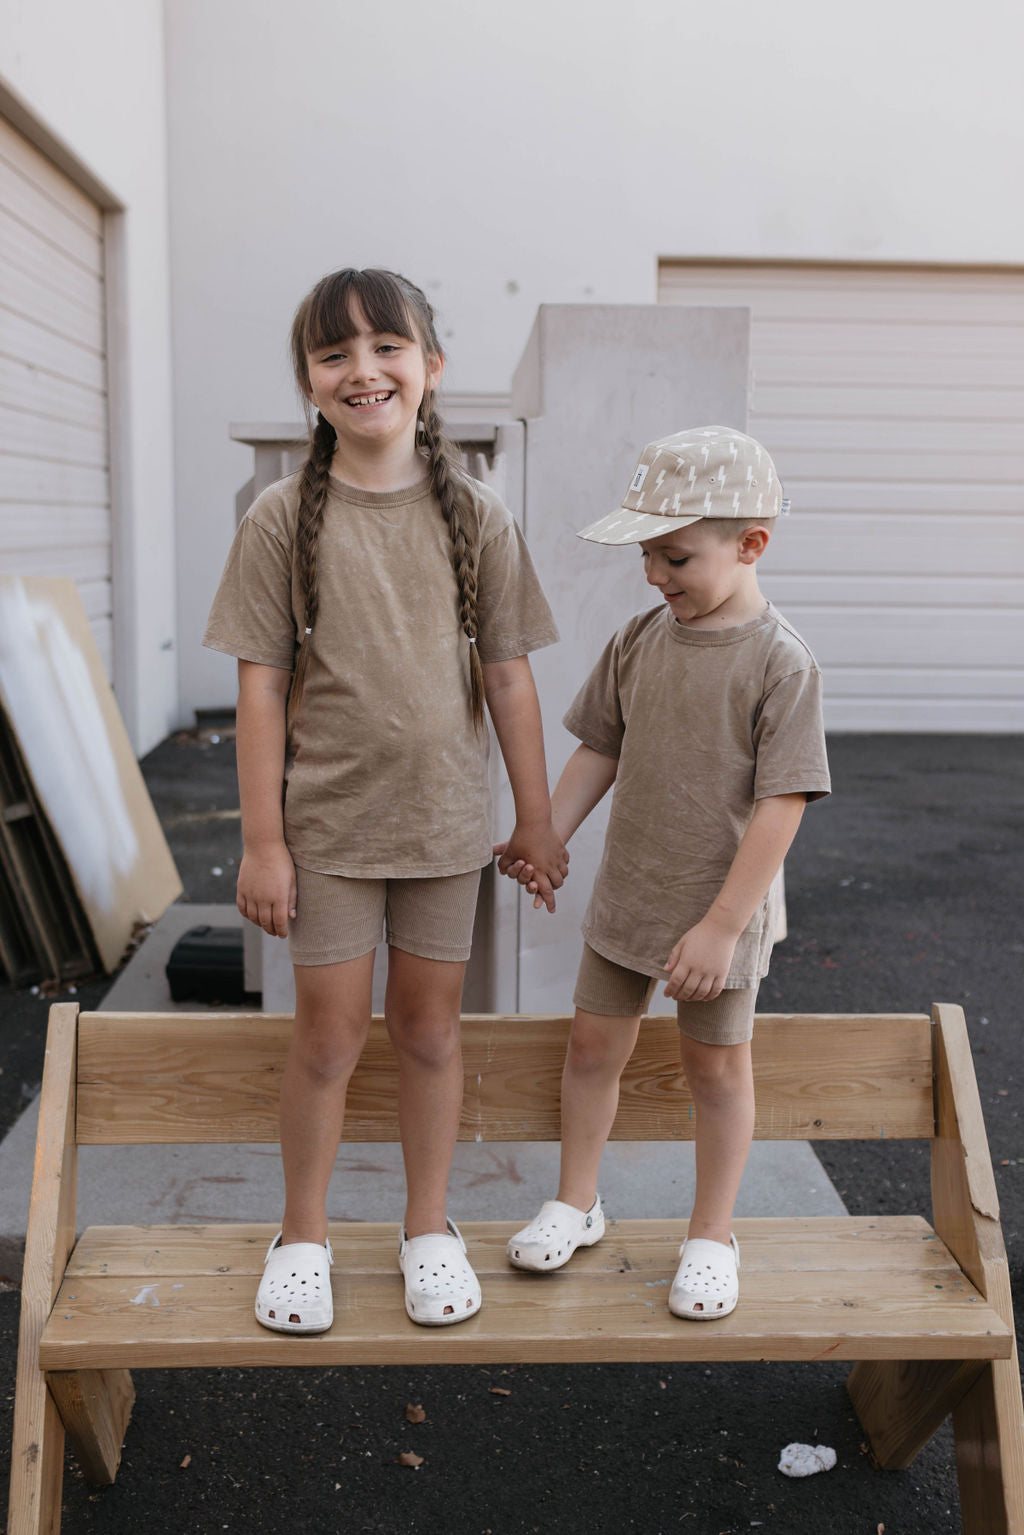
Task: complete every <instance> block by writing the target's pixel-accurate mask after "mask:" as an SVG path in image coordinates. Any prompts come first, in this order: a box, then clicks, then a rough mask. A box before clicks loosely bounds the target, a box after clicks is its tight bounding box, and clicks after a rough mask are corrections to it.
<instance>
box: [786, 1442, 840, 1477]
mask: <svg viewBox="0 0 1024 1535" xmlns="http://www.w3.org/2000/svg"><path fill="white" fill-rule="evenodd" d="M835 1463H836V1452H835V1450H833V1449H831V1448H830V1447H829V1446H828V1445H827V1444H787V1446H786V1448H785V1449H784V1450H783V1452H782V1454H781V1455H780V1456H779V1470H780V1471H781V1472H782V1474H783V1476H814V1475H815V1473H816V1472H818V1471H831V1470H832V1467H833V1466H834V1465H835Z"/></svg>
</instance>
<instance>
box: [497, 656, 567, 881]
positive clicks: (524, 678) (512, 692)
mask: <svg viewBox="0 0 1024 1535" xmlns="http://www.w3.org/2000/svg"><path fill="white" fill-rule="evenodd" d="M483 672H484V693H485V696H486V698H487V707H488V709H489V711H490V715H491V719H492V720H493V722H494V733H495V735H496V736H497V737H498V745H499V746H500V747H501V755H502V757H503V758H504V759H505V767H506V768H507V770H508V777H509V783H510V784H511V786H512V797H513V799H514V800H515V805H516V824H515V827H514V829H513V832H512V835H511V837H510V838H509V840H508V842H507V843H506V844H505V845H504V848H503V851H502V857H501V861H500V862H499V864H498V868H499V870H500V871H501V873H502V874H504V873H505V870H506V869H507V868H508V865H509V864H510V863H513V862H515V861H516V860H518V859H522V860H524V861H529V863H530V864H531V865H532V866H533V867H534V868H535V869H536V871H537V872H536V879H537V889H538V891H539V893H540V895H541V897H542V898H543V902H544V905H545V906H546V907H547V908H548V910H549V911H554V909H555V896H554V892H555V891H556V890H557V889H559V887H560V886H561V884H562V882H563V881H564V879H565V876H566V874H567V873H568V870H569V855H568V853H567V852H566V850H565V844H564V843H563V841H562V839H561V837H559V836H558V834H557V833H556V831H555V830H554V828H553V826H552V824H551V796H550V794H549V793H548V773H547V766H546V764H545V761H544V732H543V728H542V725H541V717H540V703H539V702H538V699H537V689H536V687H535V685H534V681H533V672H532V671H531V669H530V660H529V657H528V656H514V657H512V658H511V659H510V660H508V661H489V662H485V663H484V668H483Z"/></svg>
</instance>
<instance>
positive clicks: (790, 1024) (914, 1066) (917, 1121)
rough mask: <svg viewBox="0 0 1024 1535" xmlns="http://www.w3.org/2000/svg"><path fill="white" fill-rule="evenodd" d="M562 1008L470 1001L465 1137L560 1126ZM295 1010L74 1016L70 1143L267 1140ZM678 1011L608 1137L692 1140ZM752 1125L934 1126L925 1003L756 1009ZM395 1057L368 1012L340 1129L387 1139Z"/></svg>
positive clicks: (834, 1133)
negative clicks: (517, 1009) (912, 1009)
mask: <svg viewBox="0 0 1024 1535" xmlns="http://www.w3.org/2000/svg"><path fill="white" fill-rule="evenodd" d="M569 1022H570V1020H569V1019H567V1018H555V1017H529V1016H525V1015H508V1016H500V1015H498V1016H493V1017H492V1016H487V1015H477V1016H473V1015H470V1016H467V1017H465V1018H464V1019H463V1026H462V1041H463V1058H464V1066H465V1096H464V1101H463V1110H462V1119H461V1123H460V1128H459V1136H460V1138H461V1139H462V1140H500V1141H509V1140H557V1139H558V1134H559V1094H560V1079H561V1071H562V1064H563V1060H564V1056H565V1044H566V1040H567V1037H568V1030H569ZM290 1028H291V1020H290V1019H287V1018H280V1017H273V1016H269V1017H267V1016H263V1015H260V1014H235V1015H218V1016H216V1017H211V1015H210V1014H208V1013H204V1014H198V1015H196V1014H186V1013H178V1014H172V1015H163V1016H162V1015H158V1014H152V1015H148V1016H147V1015H145V1014H130V1013H109V1014H102V1013H90V1014H85V1015H83V1018H82V1023H81V1054H80V1076H79V1117H78V1135H79V1140H80V1142H81V1143H82V1144H91V1145H134V1144H174V1143H191V1142H203V1141H210V1142H217V1141H229V1142H230V1141H245V1142H253V1141H256V1142H258V1141H275V1140H276V1139H277V1101H278V1096H279V1091H280V1076H281V1070H282V1067H283V1064H284V1058H285V1054H286V1050H287V1042H288V1036H289V1033H290ZM678 1049H679V1043H678V1032H677V1028H676V1024H675V1021H674V1019H669V1018H652V1019H648V1020H646V1022H645V1023H644V1025H643V1027H642V1028H641V1031H640V1038H639V1041H638V1044H637V1048H636V1050H635V1052H634V1054H633V1058H632V1060H631V1061H630V1063H629V1065H628V1066H627V1068H626V1071H625V1073H624V1074H623V1079H622V1088H621V1094H620V1106H619V1112H618V1115H617V1117H616V1120H615V1125H614V1128H613V1131H612V1136H613V1139H617V1140H665V1139H690V1138H692V1136H693V1132H694V1122H693V1115H692V1100H691V1098H690V1096H689V1090H688V1088H687V1087H686V1084H685V1079H684V1078H683V1077H682V1074H681V1069H680V1066H679V1058H678ZM754 1070H755V1079H756V1082H757V1120H756V1128H755V1134H756V1135H757V1136H758V1138H760V1139H768V1140H804V1139H808V1138H810V1139H815V1140H817V1139H821V1140H827V1139H836V1138H847V1137H850V1136H854V1137H862V1138H876V1137H881V1136H888V1137H890V1138H901V1137H913V1138H918V1139H920V1138H926V1137H929V1136H930V1135H931V1133H932V1128H933V1120H932V1090H931V1047H930V1027H929V1023H928V1020H927V1018H925V1017H923V1016H917V1015H899V1014H890V1015H879V1016H876V1017H860V1016H848V1015H825V1016H823V1017H817V1018H816V1017H799V1018H795V1017H787V1016H770V1015H764V1016H762V1017H761V1018H760V1019H759V1021H758V1024H757V1027H756V1029H755V1035H754ZM396 1082H397V1076H396V1063H395V1058H394V1054H393V1052H392V1050H391V1046H390V1043H389V1041H388V1039H387V1035H386V1031H385V1029H384V1025H383V1021H382V1020H381V1019H379V1018H378V1019H377V1020H375V1023H374V1025H373V1027H372V1028H371V1031H370V1037H369V1040H368V1042H367V1046H366V1048H365V1049H364V1051H363V1055H362V1058H361V1060H360V1062H359V1065H358V1067H357V1068H356V1072H355V1074H354V1075H353V1078H352V1082H351V1084H350V1087H349V1096H348V1108H347V1112H346V1121H345V1133H344V1139H345V1140H349V1141H383V1140H390V1141H393V1140H395V1139H396V1138H397V1111H396Z"/></svg>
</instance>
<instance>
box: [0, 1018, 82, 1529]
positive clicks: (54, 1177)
mask: <svg viewBox="0 0 1024 1535" xmlns="http://www.w3.org/2000/svg"><path fill="white" fill-rule="evenodd" d="M77 1042H78V1006H77V1004H76V1003H58V1004H56V1005H55V1006H54V1007H52V1008H51V1009H50V1025H49V1029H48V1032H47V1036H46V1064H45V1066H44V1068H43V1089H42V1094H41V1097H40V1101H39V1135H38V1140H37V1142H36V1159H35V1169H34V1172H33V1177H32V1200H31V1204H30V1206H29V1213H28V1232H27V1236H26V1241H25V1267H24V1271H23V1275H22V1288H21V1326H20V1330H19V1333H18V1369H17V1377H16V1380H17V1388H16V1394H15V1401H14V1438H13V1444H12V1450H11V1497H10V1504H9V1513H8V1525H7V1529H8V1535H56V1532H57V1531H59V1529H60V1505H61V1488H62V1485H63V1478H64V1427H63V1424H62V1423H61V1420H60V1417H59V1414H58V1412H57V1407H56V1404H55V1403H54V1400H53V1398H52V1396H51V1395H50V1393H49V1391H48V1390H47V1388H46V1380H45V1378H44V1376H43V1373H42V1371H41V1370H40V1368H39V1339H40V1337H41V1335H42V1331H43V1327H44V1326H45V1324H46V1319H47V1317H48V1316H49V1314H50V1309H51V1307H52V1306H53V1302H54V1299H55V1297H56V1294H57V1290H58V1288H59V1286H60V1281H61V1277H62V1275H63V1273H64V1267H65V1264H66V1263H67V1259H68V1254H69V1253H70V1251H71V1248H72V1247H73V1245H74V1240H75V1206H76V1196H77V1182H78V1147H77V1146H76V1144H75V1071H76V1057H77Z"/></svg>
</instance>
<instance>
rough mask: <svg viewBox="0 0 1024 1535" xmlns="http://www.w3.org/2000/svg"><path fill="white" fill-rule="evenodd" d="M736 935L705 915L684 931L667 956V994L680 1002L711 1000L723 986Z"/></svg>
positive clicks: (730, 961) (734, 946) (730, 962)
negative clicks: (710, 920) (701, 919)
mask: <svg viewBox="0 0 1024 1535" xmlns="http://www.w3.org/2000/svg"><path fill="white" fill-rule="evenodd" d="M737 936H738V935H737V934H734V933H729V932H726V931H725V930H724V929H723V928H720V927H716V926H715V924H714V923H713V922H709V921H708V919H707V917H705V918H704V919H703V921H701V922H698V923H697V925H696V927H691V928H690V929H689V931H688V932H685V933H684V934H683V936H682V938H680V940H679V942H678V943H677V944H676V945H675V946H674V948H673V950H672V952H671V954H670V955H669V957H668V964H667V965H666V966H665V969H666V971H668V972H670V974H669V978H668V983H667V985H666V987H665V995H666V997H671V998H673V999H674V1000H677V1001H680V1002H710V1001H711V1000H712V998H713V997H717V996H718V994H719V992H720V991H721V990H722V987H723V986H724V985H725V980H726V977H727V976H728V974H729V966H730V965H731V964H732V956H733V951H734V950H735V948H736V939H737Z"/></svg>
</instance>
